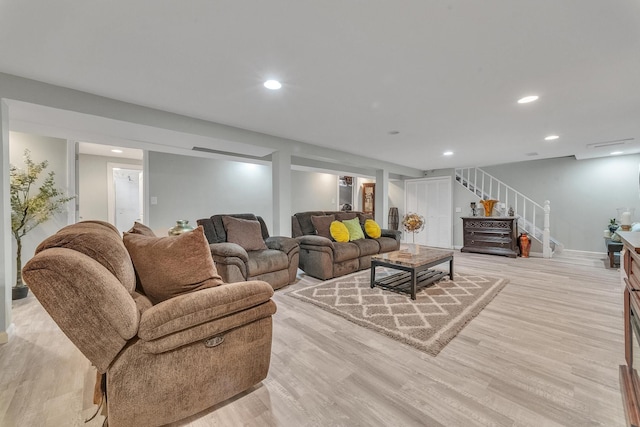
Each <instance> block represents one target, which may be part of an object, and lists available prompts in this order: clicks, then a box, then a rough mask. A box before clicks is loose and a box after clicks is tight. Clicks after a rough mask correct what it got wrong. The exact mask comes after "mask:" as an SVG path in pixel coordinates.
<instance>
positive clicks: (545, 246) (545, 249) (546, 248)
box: [542, 200, 551, 258]
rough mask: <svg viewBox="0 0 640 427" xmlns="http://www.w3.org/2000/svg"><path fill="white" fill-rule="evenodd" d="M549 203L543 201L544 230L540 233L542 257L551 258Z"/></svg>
mask: <svg viewBox="0 0 640 427" xmlns="http://www.w3.org/2000/svg"><path fill="white" fill-rule="evenodd" d="M550 205H551V202H549V201H548V200H545V201H544V230H543V231H542V257H543V258H551V244H550V240H551V234H550V231H549V213H550V212H551V206H550Z"/></svg>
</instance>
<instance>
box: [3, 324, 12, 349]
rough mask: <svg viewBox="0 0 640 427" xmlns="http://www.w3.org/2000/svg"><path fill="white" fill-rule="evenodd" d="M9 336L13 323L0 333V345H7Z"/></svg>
mask: <svg viewBox="0 0 640 427" xmlns="http://www.w3.org/2000/svg"><path fill="white" fill-rule="evenodd" d="M11 335H13V323H12V324H10V325H9V327H8V328H7V330H6V331H0V345H2V344H6V343H8V342H9V337H10V336H11Z"/></svg>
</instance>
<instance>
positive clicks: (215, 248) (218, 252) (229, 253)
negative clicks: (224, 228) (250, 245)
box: [209, 242, 249, 263]
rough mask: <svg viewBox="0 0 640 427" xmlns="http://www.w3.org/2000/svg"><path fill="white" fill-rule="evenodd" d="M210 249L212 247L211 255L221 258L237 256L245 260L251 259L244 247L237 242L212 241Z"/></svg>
mask: <svg viewBox="0 0 640 427" xmlns="http://www.w3.org/2000/svg"><path fill="white" fill-rule="evenodd" d="M209 249H211V255H212V256H213V257H214V259H215V258H216V257H219V258H229V257H237V258H240V259H241V260H242V261H243V262H245V263H246V262H248V261H249V255H248V254H247V251H245V250H244V248H243V247H242V246H240V245H238V244H236V243H228V242H224V243H211V244H210V245H209Z"/></svg>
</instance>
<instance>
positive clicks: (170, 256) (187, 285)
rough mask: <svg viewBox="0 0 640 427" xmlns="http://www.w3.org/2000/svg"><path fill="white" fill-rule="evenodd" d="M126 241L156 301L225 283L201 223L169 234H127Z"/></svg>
mask: <svg viewBox="0 0 640 427" xmlns="http://www.w3.org/2000/svg"><path fill="white" fill-rule="evenodd" d="M123 240H124V245H125V246H126V247H127V250H128V251H129V255H130V256H131V260H132V261H133V266H134V267H135V269H136V272H137V273H138V276H139V278H140V284H141V285H142V289H143V290H144V293H145V294H146V296H147V297H148V298H149V299H150V300H151V302H152V303H153V304H157V303H159V302H162V301H164V300H167V299H169V298H173V297H175V296H178V295H181V294H185V293H188V292H194V291H198V290H200V289H205V288H212V287H214V286H218V285H221V284H222V278H221V277H220V275H218V271H217V270H216V266H215V264H214V263H213V258H212V257H211V251H210V250H209V243H208V242H207V239H206V237H205V236H204V229H203V228H202V227H201V226H200V227H198V228H196V229H195V230H193V231H191V232H188V233H183V234H181V235H179V236H169V237H151V236H145V235H142V234H135V233H124V239H123Z"/></svg>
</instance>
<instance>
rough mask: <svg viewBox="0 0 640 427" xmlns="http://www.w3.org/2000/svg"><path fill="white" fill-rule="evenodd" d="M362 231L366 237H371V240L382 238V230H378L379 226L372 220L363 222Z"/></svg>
mask: <svg viewBox="0 0 640 427" xmlns="http://www.w3.org/2000/svg"><path fill="white" fill-rule="evenodd" d="M364 231H365V233H367V236H369V237H371V238H372V239H377V238H378V237H380V236H382V230H381V229H380V226H379V225H378V223H377V222H375V221H374V220H372V219H367V220H365V222H364Z"/></svg>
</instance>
